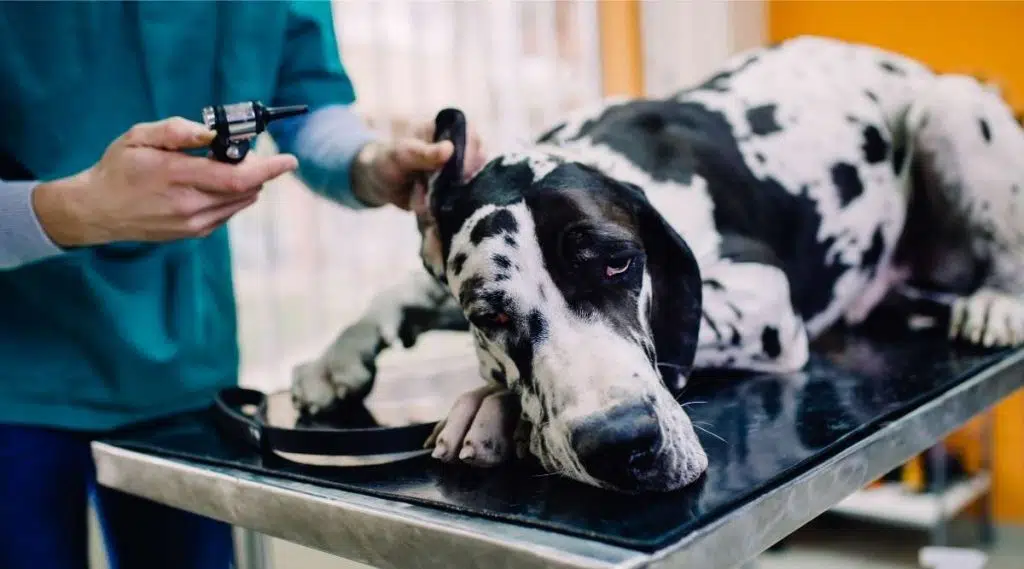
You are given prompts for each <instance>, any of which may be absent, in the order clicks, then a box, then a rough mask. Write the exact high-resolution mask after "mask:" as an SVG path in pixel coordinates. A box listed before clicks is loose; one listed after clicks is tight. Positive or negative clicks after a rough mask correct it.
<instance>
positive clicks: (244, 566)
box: [235, 528, 274, 569]
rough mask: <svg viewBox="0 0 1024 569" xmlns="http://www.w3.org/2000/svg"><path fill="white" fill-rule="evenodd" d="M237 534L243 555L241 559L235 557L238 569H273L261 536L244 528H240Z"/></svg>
mask: <svg viewBox="0 0 1024 569" xmlns="http://www.w3.org/2000/svg"><path fill="white" fill-rule="evenodd" d="M239 534H240V536H239V537H240V541H241V542H242V547H241V548H240V549H241V552H242V553H243V555H241V558H239V555H237V554H236V555H235V564H236V565H238V569H273V567H274V563H273V560H271V558H270V552H269V551H267V542H266V538H264V537H263V534H261V533H258V532H255V531H253V530H250V529H245V528H241V529H240V530H239Z"/></svg>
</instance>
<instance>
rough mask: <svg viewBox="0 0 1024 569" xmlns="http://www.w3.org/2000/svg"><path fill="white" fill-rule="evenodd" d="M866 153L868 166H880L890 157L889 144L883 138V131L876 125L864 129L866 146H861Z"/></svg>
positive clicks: (865, 159) (865, 157) (865, 158)
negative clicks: (879, 164) (880, 163)
mask: <svg viewBox="0 0 1024 569" xmlns="http://www.w3.org/2000/svg"><path fill="white" fill-rule="evenodd" d="M861 150H863V151H864V161H865V162H867V163H868V164H878V163H879V162H882V161H884V160H885V159H886V158H888V157H889V143H887V142H886V141H885V139H884V138H882V133H881V131H879V130H878V128H877V127H875V126H874V125H868V126H866V127H864V144H863V145H861Z"/></svg>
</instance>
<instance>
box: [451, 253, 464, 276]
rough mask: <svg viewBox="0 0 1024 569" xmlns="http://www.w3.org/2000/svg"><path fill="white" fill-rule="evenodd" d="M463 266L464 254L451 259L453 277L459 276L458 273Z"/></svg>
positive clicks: (458, 254)
mask: <svg viewBox="0 0 1024 569" xmlns="http://www.w3.org/2000/svg"><path fill="white" fill-rule="evenodd" d="M465 264H466V254H465V253H456V254H455V256H454V257H452V272H454V273H455V276H459V273H461V272H462V266H463V265H465Z"/></svg>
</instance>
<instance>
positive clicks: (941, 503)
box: [926, 441, 949, 547]
mask: <svg viewBox="0 0 1024 569" xmlns="http://www.w3.org/2000/svg"><path fill="white" fill-rule="evenodd" d="M928 458H929V460H930V461H931V465H932V477H933V480H934V482H935V483H934V484H933V485H932V488H933V490H934V492H935V500H936V502H937V503H938V509H939V522H938V524H937V525H936V526H935V527H933V528H932V545H934V546H938V547H943V546H945V545H946V543H947V542H948V540H949V538H948V532H947V528H948V526H949V523H948V520H947V518H948V516H949V512H948V511H947V510H946V496H945V494H946V489H947V483H946V462H947V461H946V442H945V441H939V443H938V444H937V445H935V446H933V447H932V448H930V449H928ZM926 491H927V486H926Z"/></svg>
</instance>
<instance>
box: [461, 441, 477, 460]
mask: <svg viewBox="0 0 1024 569" xmlns="http://www.w3.org/2000/svg"><path fill="white" fill-rule="evenodd" d="M471 458H476V447H474V446H473V445H472V444H470V442H469V441H466V444H464V445H463V446H462V451H460V452H459V460H469V459H471Z"/></svg>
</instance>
